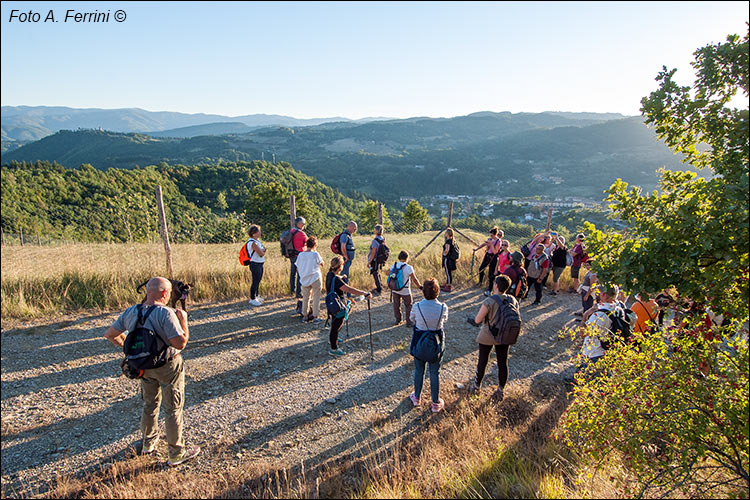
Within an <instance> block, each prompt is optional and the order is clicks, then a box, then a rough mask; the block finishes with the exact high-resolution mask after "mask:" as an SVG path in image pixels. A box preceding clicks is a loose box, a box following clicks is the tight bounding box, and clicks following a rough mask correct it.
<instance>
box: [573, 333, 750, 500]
mask: <svg viewBox="0 0 750 500" xmlns="http://www.w3.org/2000/svg"><path fill="white" fill-rule="evenodd" d="M696 321H697V322H698V323H699V319H697V320H696ZM721 332H722V333H721V336H719V335H718V330H717V331H711V330H710V329H707V328H705V327H701V326H697V325H696V324H692V325H690V326H689V327H687V326H686V327H683V328H681V329H674V330H672V332H671V334H670V335H664V334H662V333H661V332H659V333H658V334H646V335H644V334H635V338H636V339H637V342H638V344H639V348H634V347H632V346H630V345H628V346H626V345H620V346H618V347H616V348H614V349H610V350H609V351H608V353H607V355H606V356H605V357H604V358H602V359H601V360H600V361H599V362H598V363H597V364H595V365H592V366H590V367H589V368H587V369H586V370H585V371H583V372H581V373H579V374H578V375H577V377H579V383H578V384H577V385H576V387H575V389H574V392H573V403H572V404H571V406H570V407H569V409H568V412H567V414H566V416H565V418H564V420H563V427H564V428H565V436H566V441H567V443H568V444H569V445H570V446H571V447H573V448H574V449H576V450H577V451H578V452H579V453H580V454H581V455H582V456H584V457H585V460H586V462H588V463H591V464H596V466H597V467H598V468H600V469H607V468H608V466H613V467H614V466H617V464H618V463H619V462H624V464H625V465H626V466H627V467H628V469H629V471H630V472H632V473H633V474H634V475H635V477H636V478H637V479H638V480H637V481H636V482H635V483H630V484H626V485H625V486H626V488H627V490H628V491H627V495H626V496H634V495H635V494H638V496H639V497H640V496H643V495H646V496H648V497H654V496H659V497H663V496H666V495H668V494H670V493H679V494H690V495H691V496H692V497H694V498H707V497H708V496H709V495H710V494H711V493H714V494H720V495H721V494H726V493H727V492H732V491H733V492H734V493H735V494H739V495H744V496H745V497H746V496H747V484H748V483H747V481H748V446H747V443H748V399H747V394H748V390H749V387H748V369H749V367H748V345H747V341H746V340H745V339H741V338H740V337H739V336H738V335H737V333H736V332H737V325H736V324H735V325H733V326H732V327H728V328H724V329H722V330H721ZM721 339H724V340H723V341H722V340H721ZM597 373H598V374H599V376H596V374H597ZM714 490H715V491H714ZM743 492H744V493H743Z"/></svg>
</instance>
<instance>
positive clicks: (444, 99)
mask: <svg viewBox="0 0 750 500" xmlns="http://www.w3.org/2000/svg"><path fill="white" fill-rule="evenodd" d="M748 7H749V3H748V2H746V1H745V2H664V3H662V2H497V3H488V2H480V3H470V2H460V3H442V2H437V3H431V2H419V3H396V2H393V3H391V2H386V3H346V2H341V3H313V2H304V3H286V2H285V3H242V2H236V3H234V2H228V3H218V2H210V3H208V2H206V3H203V2H185V3H180V2H169V3H160V2H154V3H149V2H69V3H66V2H60V3H48V2H5V1H4V2H2V18H1V19H0V21H1V22H2V28H1V36H2V45H1V46H0V47H1V49H0V50H1V52H2V57H1V58H0V66H1V70H2V82H1V83H2V95H1V96H0V100H1V101H2V105H11V106H17V105H47V106H70V107H79V108H126V107H138V108H143V109H146V110H149V111H179V112H185V113H216V114H222V115H229V116H238V115H244V114H254V113H268V114H281V115H289V116H294V117H298V118H312V117H332V116H343V117H348V118H361V117H366V116H389V117H410V116H433V117H440V116H444V117H449V116H458V115H464V114H468V113H472V112H476V111H511V112H514V113H516V112H521V111H528V112H540V111H591V112H617V113H623V114H627V115H635V114H638V113H639V111H638V110H639V107H640V99H641V98H642V97H643V96H645V95H647V94H648V93H649V92H651V91H653V90H655V88H656V83H655V81H654V78H655V77H656V74H657V73H658V72H659V70H660V69H661V67H662V66H663V65H666V66H668V67H670V68H673V67H676V68H678V73H677V77H678V81H680V83H683V84H691V83H692V82H693V71H692V68H691V67H690V62H691V61H692V60H693V57H692V53H693V51H694V50H695V49H697V48H698V47H702V46H704V45H707V44H709V43H716V42H722V41H724V40H725V39H726V35H728V34H730V33H736V34H739V35H740V36H742V35H743V34H744V33H745V32H746V30H747V28H746V27H745V23H746V22H747V21H748ZM13 9H18V11H19V12H28V11H29V10H33V11H34V12H38V13H40V14H41V18H42V20H41V21H40V22H38V23H33V22H32V23H29V22H26V23H22V22H19V21H18V20H17V19H14V20H13V21H11V20H10V14H11V11H12V10H13ZM50 9H53V11H54V15H55V18H56V20H57V21H58V22H56V23H52V22H47V23H45V22H44V21H43V19H44V17H45V16H47V13H48V11H49V10H50ZM67 9H74V10H76V11H79V12H93V11H99V12H106V11H110V20H109V22H108V23H99V24H95V23H72V22H67V23H66V22H63V18H64V16H65V11H66V10H67ZM118 9H122V10H123V11H125V13H126V16H127V17H126V19H125V21H124V22H116V21H115V20H114V19H113V18H114V13H115V11H116V10H118Z"/></svg>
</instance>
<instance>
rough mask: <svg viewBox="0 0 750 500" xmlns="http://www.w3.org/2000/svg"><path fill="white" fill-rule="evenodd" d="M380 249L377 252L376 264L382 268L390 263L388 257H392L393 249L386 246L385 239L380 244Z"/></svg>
mask: <svg viewBox="0 0 750 500" xmlns="http://www.w3.org/2000/svg"><path fill="white" fill-rule="evenodd" d="M378 243H379V244H378V249H377V251H376V252H375V264H376V265H378V266H382V265H383V264H385V263H386V262H388V257H390V256H391V249H390V248H388V245H386V244H385V238H383V239H382V240H381V241H379V242H378Z"/></svg>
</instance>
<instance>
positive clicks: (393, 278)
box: [387, 262, 406, 290]
mask: <svg viewBox="0 0 750 500" xmlns="http://www.w3.org/2000/svg"><path fill="white" fill-rule="evenodd" d="M398 264H399V263H398V262H396V263H395V264H393V266H392V267H391V270H390V272H389V273H388V280H387V283H388V288H390V289H391V290H401V289H403V288H404V287H405V286H406V283H404V273H403V270H404V268H405V267H406V263H405V262H404V263H403V265H402V266H401V267H397V266H398Z"/></svg>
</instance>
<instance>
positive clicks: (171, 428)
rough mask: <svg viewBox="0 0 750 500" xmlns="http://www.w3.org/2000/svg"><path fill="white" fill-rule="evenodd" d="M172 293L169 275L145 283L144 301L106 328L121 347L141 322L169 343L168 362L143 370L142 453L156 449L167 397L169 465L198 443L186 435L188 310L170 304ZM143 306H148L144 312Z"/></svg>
mask: <svg viewBox="0 0 750 500" xmlns="http://www.w3.org/2000/svg"><path fill="white" fill-rule="evenodd" d="M171 293H172V284H171V283H170V282H169V280H168V279H166V278H162V277H156V278H152V279H151V280H149V282H148V283H147V284H146V300H145V301H144V302H143V304H138V305H135V306H131V307H129V308H128V309H126V310H125V312H123V313H122V314H121V315H120V316H119V317H118V318H117V320H115V322H114V323H113V324H112V326H110V327H109V328H108V329H107V332H106V333H105V334H104V336H105V338H106V339H107V340H109V341H110V342H112V343H113V344H114V345H116V346H117V347H120V348H122V347H123V345H124V343H125V339H126V337H127V336H126V334H125V332H126V331H132V330H133V329H134V328H135V327H136V325H137V324H138V323H139V321H140V322H141V324H142V325H143V327H144V328H147V329H149V330H151V331H153V332H154V333H155V334H156V335H158V338H160V339H161V340H162V341H163V342H164V344H165V346H166V347H167V352H166V363H165V364H164V365H162V366H160V367H158V368H153V369H148V370H143V376H142V377H141V379H140V380H141V397H142V398H143V411H142V413H141V435H142V441H141V452H140V453H141V454H142V455H149V454H152V453H154V452H155V451H156V443H157V441H158V439H159V426H158V418H159V407H160V406H161V401H162V399H164V406H165V410H166V431H167V443H168V445H169V462H168V463H169V465H179V464H181V463H183V462H185V461H186V460H189V459H191V458H193V457H195V456H196V455H198V453H200V448H199V447H197V446H185V441H184V438H183V418H182V408H183V405H184V403H185V365H184V364H183V359H182V350H183V349H185V346H186V345H187V343H188V340H189V339H190V332H189V329H188V322H187V314H186V313H185V311H182V310H180V309H177V310H175V309H172V308H171V307H167V306H166V304H167V303H168V301H169V297H170V295H171ZM144 308H145V309H146V311H145V312H143V310H144Z"/></svg>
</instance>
